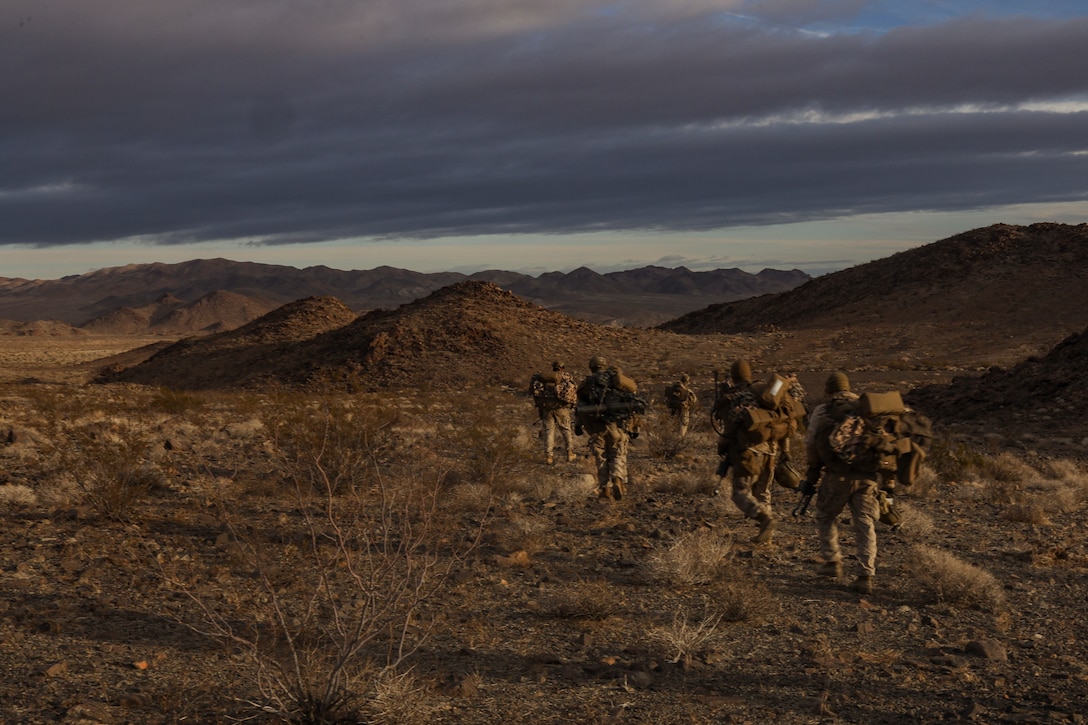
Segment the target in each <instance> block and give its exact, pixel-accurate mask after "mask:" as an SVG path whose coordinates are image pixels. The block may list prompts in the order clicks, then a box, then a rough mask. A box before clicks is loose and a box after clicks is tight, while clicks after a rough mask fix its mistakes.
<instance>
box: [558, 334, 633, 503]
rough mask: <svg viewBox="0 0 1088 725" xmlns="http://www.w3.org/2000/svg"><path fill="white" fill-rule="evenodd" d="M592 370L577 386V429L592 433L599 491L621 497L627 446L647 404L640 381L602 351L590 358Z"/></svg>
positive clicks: (624, 481)
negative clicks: (640, 394) (640, 393)
mask: <svg viewBox="0 0 1088 725" xmlns="http://www.w3.org/2000/svg"><path fill="white" fill-rule="evenodd" d="M589 370H590V374H589V375H588V376H587V377H586V378H585V380H583V381H582V384H581V385H580V386H578V407H577V408H576V425H575V429H574V432H575V433H576V434H578V435H582V434H583V433H586V434H588V435H589V448H590V450H591V451H592V453H593V459H594V461H595V462H596V464H597V495H598V497H600V498H603V499H604V498H607V499H613V500H617V501H618V500H619V499H621V498H623V496H624V495H625V494H626V493H627V446H628V444H629V442H630V439H631V438H632V437H635V436H637V435H638V423H639V419H640V418H639V416H640V415H641V414H642V413H644V412H645V410H646V404H645V401H643V400H642V399H641V398H639V397H638V396H637V395H635V393H637V392H638V385H637V384H636V383H635V381H634V380H633V379H631V378H629V377H628V376H626V375H624V374H623V372H621V371H620V369H619V368H618V367H608V362H607V361H606V360H605V359H604V358H603V357H601V356H600V355H595V356H594V357H593V358H592V359H591V360H590V361H589Z"/></svg>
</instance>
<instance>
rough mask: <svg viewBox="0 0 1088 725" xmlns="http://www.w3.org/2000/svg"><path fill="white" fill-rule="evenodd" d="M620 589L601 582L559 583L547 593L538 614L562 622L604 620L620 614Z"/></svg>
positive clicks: (621, 603) (621, 607)
mask: <svg viewBox="0 0 1088 725" xmlns="http://www.w3.org/2000/svg"><path fill="white" fill-rule="evenodd" d="M624 604H625V599H624V596H623V590H621V589H619V588H617V587H615V586H613V585H612V584H610V583H609V582H607V581H604V580H601V579H591V580H581V581H575V582H563V583H561V584H558V585H556V586H555V587H554V588H553V589H551V590H550V591H548V592H547V593H546V594H545V595H544V596H543V598H542V599H541V603H540V611H541V613H543V614H547V615H549V616H552V617H560V618H563V619H568V618H570V619H596V620H601V619H608V618H609V617H611V616H612V615H613V614H617V613H619V612H621V611H623V607H624Z"/></svg>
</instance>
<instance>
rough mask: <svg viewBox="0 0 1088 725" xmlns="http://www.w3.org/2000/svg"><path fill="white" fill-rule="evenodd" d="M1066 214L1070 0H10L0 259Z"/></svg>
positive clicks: (471, 252)
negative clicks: (147, 0)
mask: <svg viewBox="0 0 1088 725" xmlns="http://www.w3.org/2000/svg"><path fill="white" fill-rule="evenodd" d="M1035 221H1062V222H1069V223H1080V222H1083V221H1088V3H1085V2H1083V0H1067V1H1060V0H1023V1H1020V0H991V1H989V2H982V1H972V0H910V1H906V0H874V1H872V2H866V1H865V0H762V1H759V0H612V1H608V0H170V2H158V1H156V2H134V1H133V0H3V2H2V3H0V277H30V278H54V277H59V276H62V275H65V274H73V273H82V272H86V271H90V270H93V269H98V268H101V267H109V266H118V265H122V264H127V263H130V262H150V261H164V262H175V261H182V260H185V259H194V258H208V257H227V258H229V259H236V260H239V261H260V262H272V263H278V264H290V265H292V266H297V267H305V266H309V265H312V264H327V265H329V266H332V267H337V268H342V269H369V268H373V267H376V266H379V265H382V264H390V265H393V266H399V267H405V268H409V269H416V270H419V271H437V270H442V269H458V270H462V271H472V270H475V269H484V268H501V269H513V270H520V271H527V272H534V273H535V272H540V271H547V270H554V269H561V270H568V269H571V268H574V267H577V266H579V265H583V264H584V265H587V266H590V267H592V268H594V269H598V270H599V271H608V270H610V269H615V268H622V267H633V266H641V265H643V264H663V265H666V266H678V265H681V264H685V265H687V266H689V267H691V268H693V269H706V268H714V267H734V266H739V267H744V268H750V269H753V270H758V269H759V268H762V267H782V268H794V267H797V268H801V269H805V270H806V271H810V272H813V273H819V272H821V271H827V270H830V269H836V268H841V267H844V266H849V265H851V264H856V263H859V262H864V261H868V260H870V259H874V258H879V257H883V256H887V254H890V253H892V252H894V251H898V250H900V249H905V248H909V247H913V246H917V245H918V244H923V243H927V242H931V241H936V240H937V239H941V238H943V237H946V236H950V235H952V234H955V233H958V232H961V231H966V230H967V229H971V228H975V227H978V226H986V225H989V224H992V223H997V222H1004V223H1012V224H1021V223H1031V222H1035Z"/></svg>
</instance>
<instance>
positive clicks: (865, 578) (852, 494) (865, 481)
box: [802, 372, 880, 594]
mask: <svg viewBox="0 0 1088 725" xmlns="http://www.w3.org/2000/svg"><path fill="white" fill-rule="evenodd" d="M824 394H825V395H826V396H827V401H826V402H824V403H822V404H820V405H818V406H816V409H815V410H814V411H813V413H812V418H811V420H810V421H809V427H808V433H807V435H806V436H805V449H806V453H807V455H808V470H807V472H806V474H805V481H804V483H802V493H810V492H811V490H812V489H813V488H815V486H816V484H817V481H818V480H819V479H820V475H821V473H822V474H823V480H822V481H821V482H820V484H819V489H818V492H817V494H816V526H817V530H818V532H819V538H820V556H821V558H822V559H823V564H822V565H821V566H820V570H819V571H820V574H822V575H823V576H828V577H833V578H837V577H840V576H842V553H841V552H840V550H839V531H838V526H837V524H836V520H837V519H838V517H839V514H840V513H842V510H843V508H845V507H846V506H848V505H849V507H850V514H851V518H852V519H853V526H854V541H855V547H856V555H857V560H858V567H859V572H858V576H857V578H856V579H855V580H854V582H853V583H852V584H851V589H853V590H854V591H858V592H861V593H863V594H869V593H871V592H872V590H873V577H874V576H875V575H876V521H877V519H878V518H879V517H880V504H879V500H878V498H877V496H878V493H877V491H878V489H879V487H880V481H879V475H878V474H876V473H873V472H870V471H861V470H858V469H857V468H856V467H851V466H850V465H849V464H846V463H844V461H843V460H842V459H841V458H840V457H838V456H836V455H834V454H833V452H832V450H831V448H830V445H829V443H828V439H829V437H830V436H831V435H832V434H833V431H834V429H835V427H836V425H837V423H838V422H840V421H841V420H842V419H843V418H844V417H845V416H846V415H847V414H848V413H849V412H850V411H853V410H854V409H856V407H857V404H858V396H857V394H855V393H853V392H852V391H851V390H850V381H849V379H848V378H847V377H846V375H845V374H843V373H840V372H837V373H832V374H831V375H830V376H828V378H827V383H826V384H825V386H824ZM806 488H808V489H809V490H807V491H806V490H805V489H806Z"/></svg>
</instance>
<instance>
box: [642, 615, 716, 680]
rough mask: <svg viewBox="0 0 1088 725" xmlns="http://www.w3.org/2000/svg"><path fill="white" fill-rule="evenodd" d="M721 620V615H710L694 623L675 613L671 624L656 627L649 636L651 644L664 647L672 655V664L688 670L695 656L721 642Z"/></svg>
mask: <svg viewBox="0 0 1088 725" xmlns="http://www.w3.org/2000/svg"><path fill="white" fill-rule="evenodd" d="M721 620H722V617H721V615H720V614H709V615H706V616H703V617H702V618H701V619H699V621H698V622H695V623H692V622H689V621H688V618H687V615H685V614H684V613H683V612H675V613H674V614H673V618H672V622H671V623H670V624H668V625H665V626H661V627H654V628H653V629H651V630H650V631H649V632H648V633H647V636H648V637H649V639H650V642H651V643H653V644H655V645H659V646H661V647H664V648H665V649H666V651H668V652H669V653H670V655H669V656H671V657H672V660H671V661H672V662H674V663H675V662H680V663H682V664H683V666H684V669H685V670H687V669H690V667H691V663H692V660H693V659H694V657H695V655H697V654H699V653H700V652H704V651H706V650H708V649H712V648H713V647H714V646H715V645H717V644H718V643H719V642H720V641H721V636H722V635H721V632H720V631H719V630H718V624H719V623H720V622H721ZM673 653H675V654H673Z"/></svg>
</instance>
